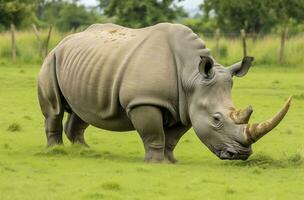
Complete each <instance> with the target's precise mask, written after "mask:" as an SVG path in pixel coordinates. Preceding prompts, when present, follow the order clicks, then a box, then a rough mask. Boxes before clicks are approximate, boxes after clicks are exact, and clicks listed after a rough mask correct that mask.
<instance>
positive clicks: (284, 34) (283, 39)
mask: <svg viewBox="0 0 304 200" xmlns="http://www.w3.org/2000/svg"><path fill="white" fill-rule="evenodd" d="M287 33H288V28H287V27H284V29H283V30H282V34H281V47H280V64H281V65H283V64H284V62H285V58H284V51H285V43H286V42H285V41H286V38H287Z"/></svg>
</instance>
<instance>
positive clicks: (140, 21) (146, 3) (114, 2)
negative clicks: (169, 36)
mask: <svg viewBox="0 0 304 200" xmlns="http://www.w3.org/2000/svg"><path fill="white" fill-rule="evenodd" d="M99 2H100V7H101V9H103V10H104V13H105V14H106V15H107V16H109V17H115V18H116V22H117V23H118V24H121V25H125V26H129V27H134V28H138V27H144V26H149V25H153V24H156V23H159V22H171V21H173V20H176V19H177V18H178V17H181V16H185V15H186V14H185V12H184V11H183V9H182V8H181V7H178V6H177V5H176V4H175V3H174V1H173V0H162V1H159V0H124V1H121V0H111V1H110V0H99Z"/></svg>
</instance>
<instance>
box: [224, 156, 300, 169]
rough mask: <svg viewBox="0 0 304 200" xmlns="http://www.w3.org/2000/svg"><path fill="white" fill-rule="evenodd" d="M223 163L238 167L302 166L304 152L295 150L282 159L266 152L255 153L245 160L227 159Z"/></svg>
mask: <svg viewBox="0 0 304 200" xmlns="http://www.w3.org/2000/svg"><path fill="white" fill-rule="evenodd" d="M224 165H231V166H239V167H253V168H255V167H259V168H262V169H267V168H290V167H299V166H304V154H303V153H301V152H297V153H295V154H292V155H290V156H286V157H284V158H282V159H274V158H272V157H271V156H269V155H266V154H261V153H260V154H255V155H253V156H252V157H251V158H249V159H248V160H246V161H227V162H225V163H224Z"/></svg>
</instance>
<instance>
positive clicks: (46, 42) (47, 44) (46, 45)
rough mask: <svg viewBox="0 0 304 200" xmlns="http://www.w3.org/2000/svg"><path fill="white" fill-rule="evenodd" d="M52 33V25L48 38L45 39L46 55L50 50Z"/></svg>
mask: <svg viewBox="0 0 304 200" xmlns="http://www.w3.org/2000/svg"><path fill="white" fill-rule="evenodd" d="M51 33H52V26H50V28H49V32H48V36H47V39H46V41H45V56H47V54H48V52H49V41H50V38H51Z"/></svg>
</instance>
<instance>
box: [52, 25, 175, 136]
mask: <svg viewBox="0 0 304 200" xmlns="http://www.w3.org/2000/svg"><path fill="white" fill-rule="evenodd" d="M166 27H168V25H164V24H162V25H158V26H154V27H148V28H144V29H128V28H124V27H121V26H118V25H111V24H105V25H93V26H91V27H89V28H88V29H87V30H86V31H84V32H81V33H78V34H75V35H73V36H70V37H69V38H67V39H66V40H64V41H63V42H61V43H60V44H59V45H58V47H57V48H56V50H55V55H56V72H57V79H58V83H59V87H60V89H61V91H62V94H63V96H64V97H65V99H66V100H67V102H68V104H69V105H70V106H71V108H72V110H73V111H74V112H76V113H77V114H78V115H79V116H80V117H81V118H82V119H83V120H85V121H86V122H88V123H90V124H92V125H95V126H97V127H100V128H105V126H108V127H106V128H108V129H111V130H119V129H126V130H127V129H130V128H131V127H132V125H131V124H130V121H129V119H128V117H127V113H128V111H129V110H130V109H132V107H134V106H137V105H143V104H150V105H156V106H160V107H163V108H165V109H166V110H168V111H169V113H170V114H171V115H172V116H173V118H174V119H175V120H178V111H177V107H178V105H177V104H178V103H177V101H178V94H177V93H178V89H177V80H176V79H177V75H176V73H177V72H176V67H175V62H174V58H173V54H172V49H171V47H170V44H169V39H168V37H169V35H168V31H167V30H166V29H167V28H166ZM169 27H170V26H169ZM118 126H119V127H118Z"/></svg>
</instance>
